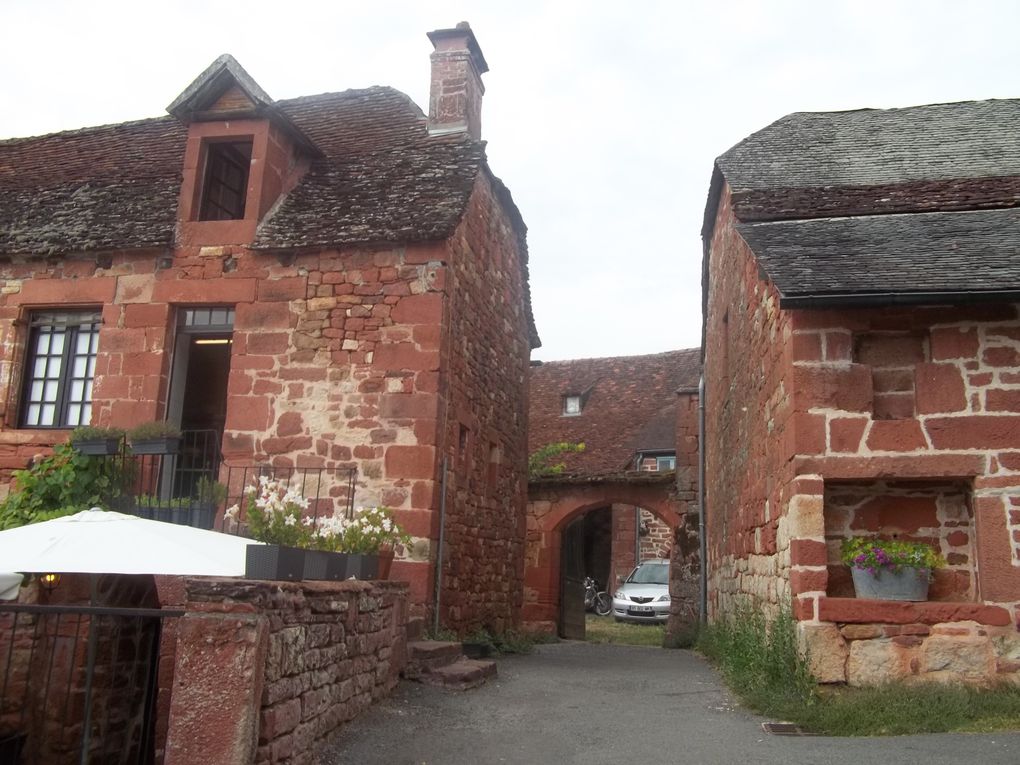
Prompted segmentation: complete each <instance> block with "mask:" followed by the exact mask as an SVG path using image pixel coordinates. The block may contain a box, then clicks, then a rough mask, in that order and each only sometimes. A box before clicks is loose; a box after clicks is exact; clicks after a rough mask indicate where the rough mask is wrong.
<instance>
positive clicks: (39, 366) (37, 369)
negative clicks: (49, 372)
mask: <svg viewBox="0 0 1020 765" xmlns="http://www.w3.org/2000/svg"><path fill="white" fill-rule="evenodd" d="M45 374H46V359H36V360H35V366H34V367H33V368H32V377H43V376H44V375H45Z"/></svg>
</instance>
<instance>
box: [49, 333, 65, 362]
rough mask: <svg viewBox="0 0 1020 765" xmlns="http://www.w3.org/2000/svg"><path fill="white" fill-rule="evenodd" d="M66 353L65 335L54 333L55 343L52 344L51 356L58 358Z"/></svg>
mask: <svg viewBox="0 0 1020 765" xmlns="http://www.w3.org/2000/svg"><path fill="white" fill-rule="evenodd" d="M63 352H64V333H63V332H54V333H53V341H52V342H51V343H50V354H51V355H53V356H57V355H59V354H61V353H63Z"/></svg>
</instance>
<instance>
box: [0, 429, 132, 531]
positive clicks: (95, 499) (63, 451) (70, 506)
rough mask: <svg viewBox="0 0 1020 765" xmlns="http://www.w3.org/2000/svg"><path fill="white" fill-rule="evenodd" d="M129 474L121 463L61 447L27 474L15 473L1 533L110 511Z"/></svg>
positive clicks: (2, 510)
mask: <svg viewBox="0 0 1020 765" xmlns="http://www.w3.org/2000/svg"><path fill="white" fill-rule="evenodd" d="M124 480H125V474H124V469H123V464H122V462H121V461H120V460H117V459H104V458H101V457H89V456H86V455H83V454H79V453H78V452H77V451H76V450H75V449H74V447H72V446H71V445H70V444H59V445H57V446H56V447H54V449H53V454H52V455H50V456H49V457H46V458H45V459H43V460H41V461H39V462H37V463H36V464H34V465H33V466H32V467H30V468H28V469H27V470H16V471H14V488H13V489H12V490H11V493H10V494H9V495H8V496H7V498H6V499H4V500H3V501H2V502H0V529H13V528H16V527H18V526H25V525H26V524H29V523H37V522H39V521H46V520H50V519H51V518H59V517H60V516H63V515H70V514H71V513H75V512H78V511H80V510H87V509H88V508H90V507H94V506H97V505H98V506H100V507H108V506H109V504H110V500H111V499H113V498H114V497H117V496H119V495H120V494H121V490H122V487H123V486H124Z"/></svg>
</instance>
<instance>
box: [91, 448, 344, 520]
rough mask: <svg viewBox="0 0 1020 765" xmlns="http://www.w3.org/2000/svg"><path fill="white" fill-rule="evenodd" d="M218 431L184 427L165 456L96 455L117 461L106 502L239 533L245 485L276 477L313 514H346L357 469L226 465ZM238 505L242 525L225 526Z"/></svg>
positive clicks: (137, 512) (135, 512)
mask: <svg viewBox="0 0 1020 765" xmlns="http://www.w3.org/2000/svg"><path fill="white" fill-rule="evenodd" d="M220 439H221V434H220V433H219V432H218V431H215V430H192V431H184V433H183V434H182V438H181V442H180V445H179V447H178V449H177V450H175V451H173V452H172V453H166V454H137V453H132V452H131V451H128V450H123V451H122V452H121V453H120V454H118V455H114V456H109V457H96V458H95V459H109V460H114V461H116V462H117V465H118V470H117V471H116V472H117V473H118V474H119V480H117V481H115V482H114V485H113V487H112V489H111V495H110V497H109V498H108V504H109V506H110V507H111V508H112V509H114V510H117V511H119V512H123V513H129V514H132V515H138V516H141V517H143V518H148V519H151V520H159V521H166V522H169V523H178V524H182V525H189V526H195V527H198V528H205V529H213V528H215V529H220V530H223V531H230V532H233V533H244V532H245V529H246V526H245V525H244V523H243V520H244V512H243V508H244V506H245V498H246V493H245V490H246V488H247V487H254V486H258V483H259V479H260V478H263V477H264V478H266V479H268V480H272V481H278V482H279V483H280V484H283V485H285V486H287V487H288V488H291V489H293V490H294V492H295V493H296V494H298V495H300V497H301V498H302V499H304V500H307V502H308V508H307V509H306V510H305V514H306V515H309V516H312V517H319V516H323V515H333V514H334V513H338V514H342V515H346V516H348V517H350V516H351V515H352V514H353V511H354V490H355V482H356V479H357V469H356V468H353V467H350V468H348V467H341V468H312V467H290V466H275V465H256V464H249V465H237V464H230V465H228V464H226V463H225V462H224V460H223V457H222V455H221V453H220ZM233 505H238V506H239V507H240V508H241V512H240V518H241V521H242V523H240V524H230V523H227V524H226V527H225V525H224V522H223V513H224V510H225V509H226V508H229V507H231V506H233Z"/></svg>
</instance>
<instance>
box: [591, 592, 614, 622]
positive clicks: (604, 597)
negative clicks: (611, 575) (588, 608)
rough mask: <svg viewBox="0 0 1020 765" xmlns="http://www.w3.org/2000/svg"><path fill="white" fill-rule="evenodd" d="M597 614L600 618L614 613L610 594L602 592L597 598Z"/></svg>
mask: <svg viewBox="0 0 1020 765" xmlns="http://www.w3.org/2000/svg"><path fill="white" fill-rule="evenodd" d="M595 613H596V614H598V615H599V616H609V614H611V613H613V599H612V598H611V597H609V593H608V592H600V593H599V594H598V595H596V596H595Z"/></svg>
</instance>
